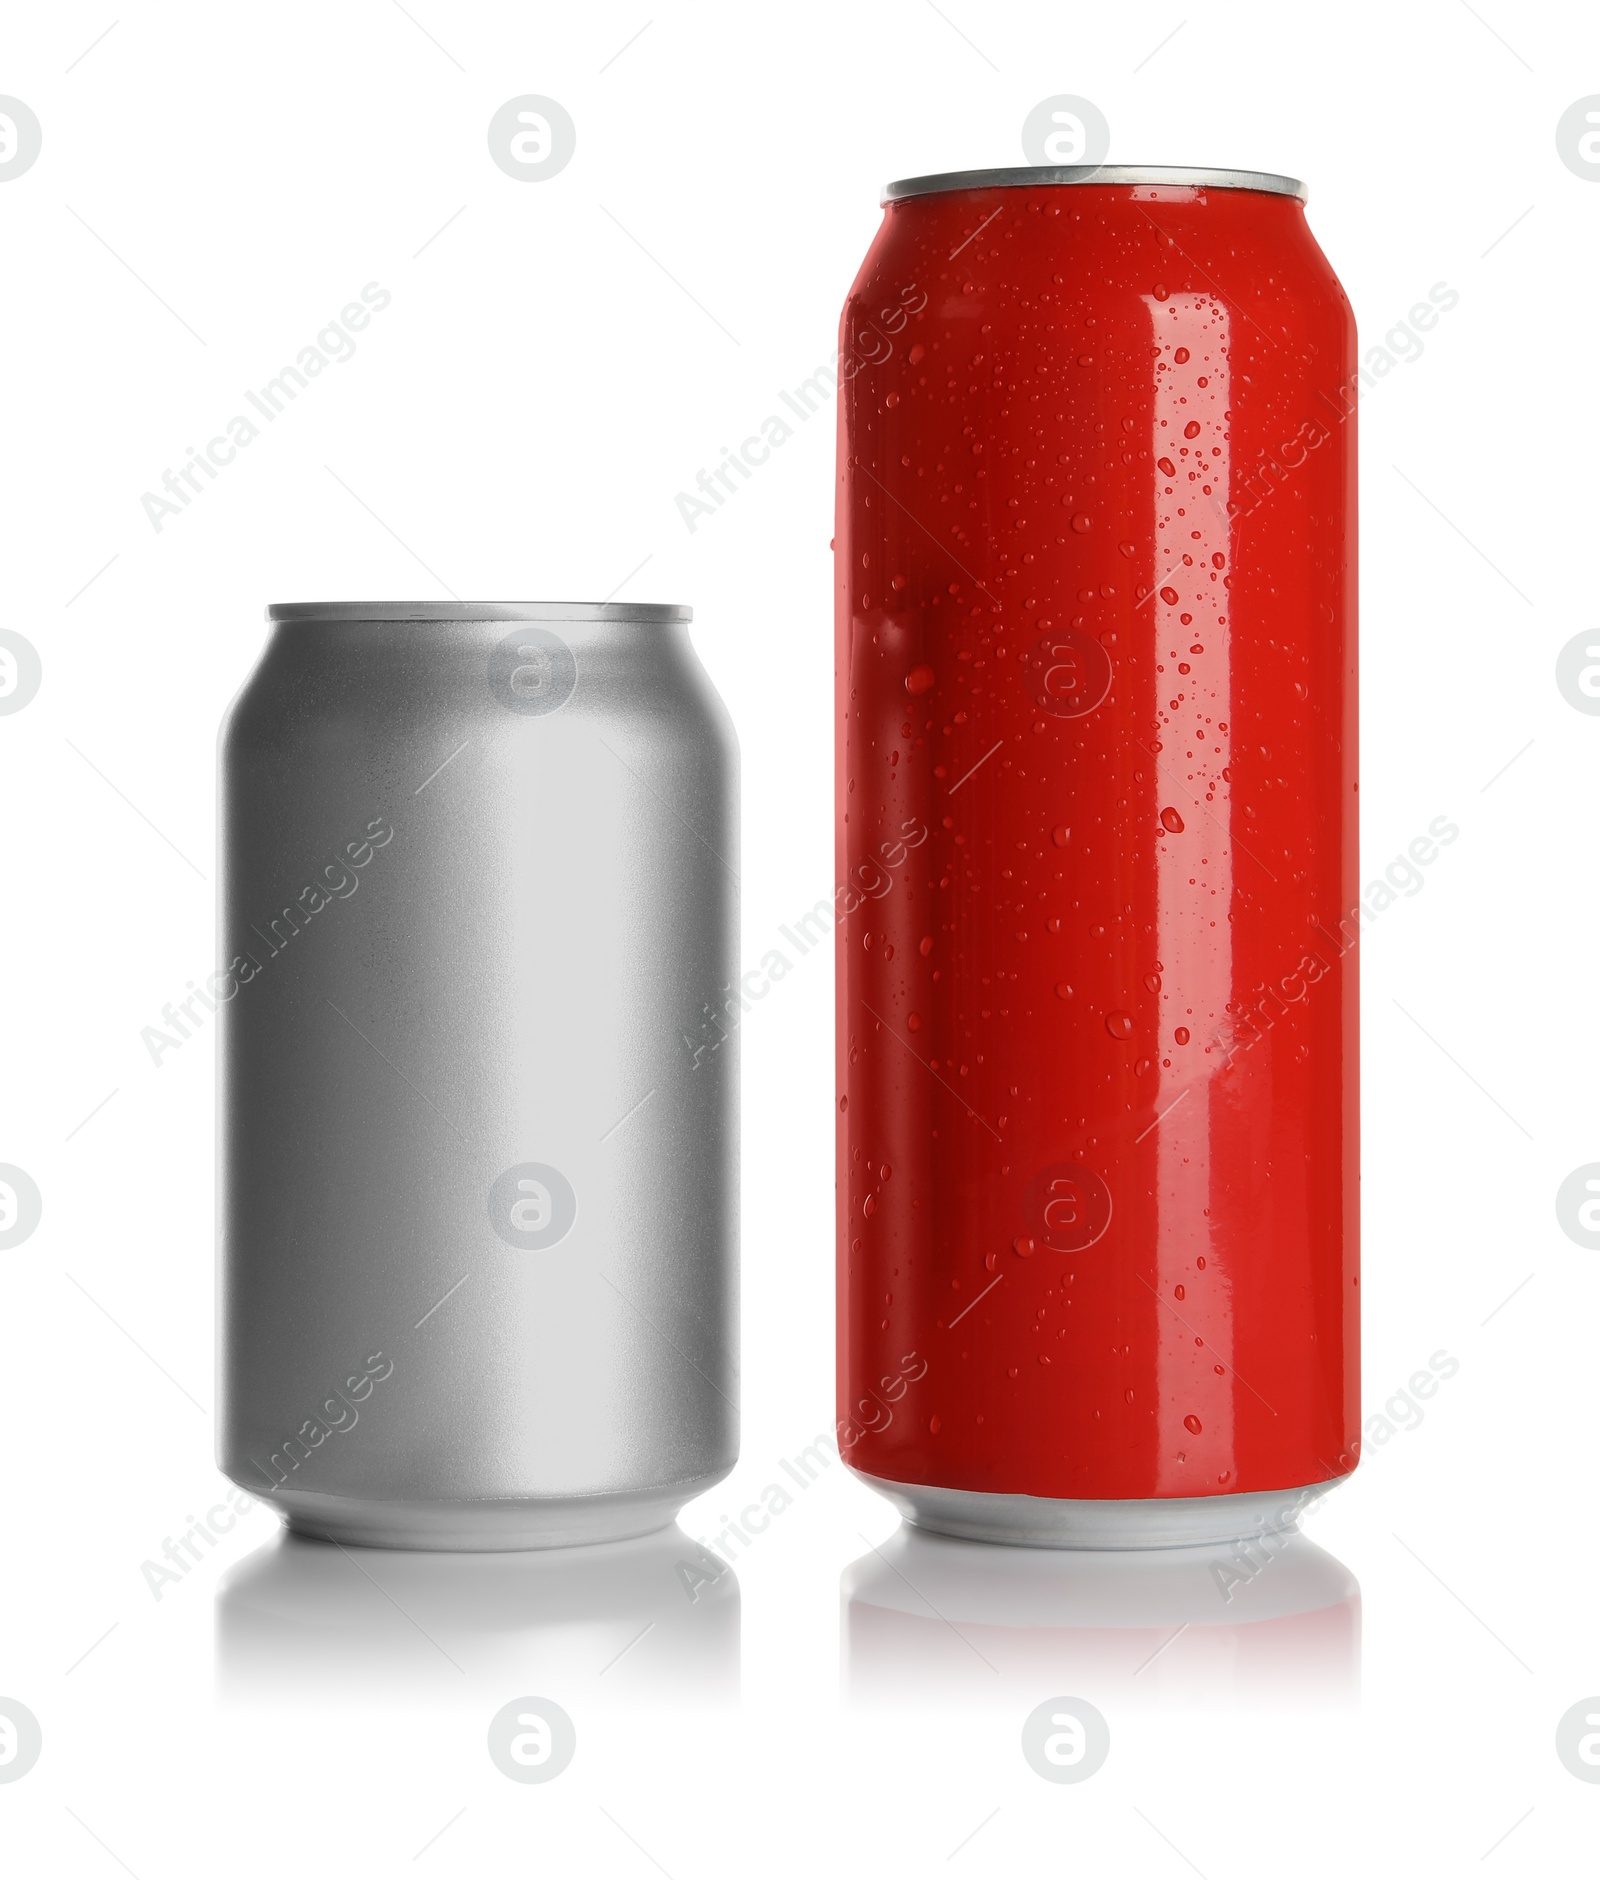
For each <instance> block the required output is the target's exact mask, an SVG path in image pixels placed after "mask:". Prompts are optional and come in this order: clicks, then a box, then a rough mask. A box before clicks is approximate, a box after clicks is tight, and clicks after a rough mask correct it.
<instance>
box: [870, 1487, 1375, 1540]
mask: <svg viewBox="0 0 1600 1880" xmlns="http://www.w3.org/2000/svg"><path fill="white" fill-rule="evenodd" d="M856 1473H857V1474H858V1475H860V1476H861V1480H862V1481H863V1482H865V1483H866V1484H867V1486H868V1487H869V1488H875V1489H876V1490H877V1491H878V1493H879V1494H880V1495H883V1496H885V1497H887V1499H888V1500H890V1501H892V1502H893V1503H894V1505H895V1507H896V1508H898V1509H899V1511H900V1513H901V1515H902V1517H903V1518H904V1519H905V1520H907V1521H909V1522H911V1523H912V1525H913V1526H915V1527H920V1528H929V1529H931V1530H932V1531H933V1532H934V1533H936V1534H953V1535H955V1536H956V1538H957V1539H959V1540H965V1541H992V1542H996V1543H999V1544H1000V1545H1003V1546H1017V1547H1068V1548H1085V1549H1089V1550H1093V1551H1101V1550H1108V1549H1114V1550H1119V1551H1120V1550H1130V1551H1131V1550H1135V1549H1142V1548H1146V1547H1207V1546H1212V1545H1214V1544H1216V1543H1217V1542H1220V1541H1235V1540H1248V1539H1249V1538H1250V1537H1251V1536H1252V1535H1255V1534H1283V1533H1288V1532H1289V1531H1290V1530H1291V1529H1293V1528H1294V1527H1295V1525H1296V1524H1297V1523H1298V1521H1299V1519H1300V1516H1301V1515H1302V1514H1303V1513H1304V1512H1305V1511H1306V1509H1307V1508H1309V1507H1310V1506H1311V1504H1312V1503H1313V1502H1314V1501H1316V1500H1318V1499H1319V1498H1320V1497H1321V1496H1323V1495H1325V1494H1326V1493H1327V1491H1328V1490H1329V1489H1330V1488H1332V1487H1333V1486H1335V1484H1334V1483H1333V1482H1316V1483H1313V1484H1311V1485H1310V1486H1308V1487H1305V1488H1279V1489H1270V1490H1265V1491H1263V1492H1261V1493H1259V1494H1249V1495H1186V1496H1181V1497H1180V1496H1169V1497H1165V1498H1163V1499H1160V1500H1153V1501H1053V1500H1049V1499H1047V1498H1046V1497H1044V1496H1042V1495H988V1494H982V1493H979V1492H977V1491H975V1490H972V1489H965V1488H929V1487H926V1486H924V1485H922V1484H920V1483H914V1482H890V1481H886V1480H885V1479H884V1478H883V1477H882V1476H877V1475H867V1474H864V1473H863V1472H862V1471H860V1470H857V1471H856ZM1339 1479H1343V1478H1339Z"/></svg>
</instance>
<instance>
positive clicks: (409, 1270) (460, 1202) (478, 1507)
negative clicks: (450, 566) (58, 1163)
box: [207, 603, 738, 1550]
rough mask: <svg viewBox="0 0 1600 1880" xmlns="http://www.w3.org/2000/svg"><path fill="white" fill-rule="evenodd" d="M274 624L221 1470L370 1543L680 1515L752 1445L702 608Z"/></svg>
mask: <svg viewBox="0 0 1600 1880" xmlns="http://www.w3.org/2000/svg"><path fill="white" fill-rule="evenodd" d="M268 618H269V620H270V621H272V622H273V623H274V624H273V632H272V635H271V637H270V639H269V641H268V643H267V646H266V649H265V651H264V653H263V655H262V658H261V661H260V663H259V665H258V666H257V668H256V670H255V672H254V674H253V675H252V677H251V678H250V680H249V682H248V683H247V684H246V686H245V688H244V690H243V691H242V692H241V694H240V695H239V697H238V698H237V699H236V700H235V702H234V704H233V706H232V708H231V710H230V711H229V714H228V717H227V719H226V721H225V723H224V725H223V728H222V734H221V797H222V800H221V816H220V829H221V889H220V897H221V908H220V916H221V921H220V944H219V964H218V970H217V971H216V972H215V973H214V974H212V976H211V979H210V980H209V982H208V987H207V992H208V996H209V997H210V998H212V999H214V1000H215V1001H216V1002H217V1005H218V1007H219V1016H220V1023H219V1048H220V1074H219V1086H220V1188H221V1192H220V1203H219V1214H218V1221H219V1241H220V1283H219V1317H220V1327H219V1344H220V1370H221V1379H220V1398H221V1406H222V1407H221V1413H220V1420H219V1421H220V1428H219V1438H218V1442H219V1456H218V1459H219V1462H220V1464H221V1467H222V1468H223V1469H224V1470H225V1471H226V1473H227V1474H228V1475H230V1476H231V1477H232V1478H233V1480H234V1481H236V1482H238V1483H239V1484H241V1485H242V1486H243V1487H245V1488H247V1489H248V1490H250V1491H251V1493H253V1494H255V1495H258V1496H260V1497H262V1498H263V1499H264V1500H266V1501H268V1502H270V1503H271V1504H272V1505H273V1506H274V1507H276V1508H277V1509H278V1510H279V1511H280V1513H281V1514H282V1515H283V1516H284V1517H285V1518H286V1520H287V1521H288V1524H289V1526H290V1527H291V1528H293V1529H295V1530H296V1531H298V1532H300V1533H304V1534H309V1535H315V1536H319V1537H323V1538H326V1539H330V1540H338V1541H349V1542H353V1543H361V1544H366V1545H376V1546H388V1547H417V1548H448V1549H471V1550H493V1549H513V1548H527V1547H546V1546H565V1545H575V1544H581V1543H585V1542H591V1541H600V1540H607V1539H614V1538H619V1537H622V1536H625V1535H632V1534H641V1533H646V1532H649V1531H650V1530H652V1529H655V1528H660V1527H663V1526H665V1525H666V1524H667V1523H668V1522H670V1521H671V1520H672V1518H673V1516H674V1515H675V1513H676V1512H677V1510H678V1509H679V1508H680V1507H681V1506H682V1504H683V1503H684V1502H685V1501H687V1500H688V1499H689V1498H690V1497H691V1496H694V1495H697V1494H699V1493H700V1492H701V1491H702V1490H704V1489H706V1488H708V1487H710V1485H711V1484H712V1483H714V1482H716V1481H717V1480H719V1479H720V1478H721V1477H722V1476H723V1475H725V1474H726V1473H727V1472H728V1470H729V1469H730V1468H731V1467H732V1466H733V1463H734V1460H735V1457H736V1455H737V1443H738V1432H737V1410H736V1407H735V1406H736V1399H737V1396H738V1390H737V1383H736V1376H737V1372H736V1346H735V1335H736V1318H737V1309H738V1300H737V1272H736V1261H737V1128H738V1122H737V1095H738V1078H737V1066H736V1058H735V1054H736V1050H737V1032H736V1027H735V1026H734V1025H733V1024H732V1023H731V1022H730V1021H729V1020H728V1018H727V1013H726V1010H725V1005H726V1001H727V1000H728V997H729V988H730V987H731V985H732V982H733V980H734V976H735V972H736V959H737V955H736V938H737V919H738V876H737V873H736V869H737V863H738V824H737V801H736V798H737V774H738V753H737V746H736V743H735V739H734V735H733V730H732V726H731V724H730V722H729V719H728V716H727V713H726V711H725V709H724V707H723V705H722V703H721V701H720V699H719V698H718V697H717V694H716V692H715V691H714V690H713V688H712V686H711V683H710V681H709V680H708V678H707V677H706V674H705V672H704V670H703V668H702V667H701V666H700V664H699V661H698V660H697V659H696V657H695V655H694V652H693V651H692V649H691V647H690V645H689V639H688V632H687V622H688V620H689V618H690V613H689V610H688V609H687V608H684V607H659V606H622V605H610V604H604V605H587V604H582V605H580V604H560V603H538V604H527V605H487V604H486V605H476V604H464V605H453V606H451V605H446V606H438V605H432V604H413V603H399V604H387V603H373V604H359V603H350V604H338V605H326V606H322V605H297V606H283V607H273V608H270V609H269V610H268ZM734 996H735V997H736V996H737V995H736V994H735V995H734Z"/></svg>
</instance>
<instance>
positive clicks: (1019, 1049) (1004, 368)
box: [835, 185, 1359, 1498]
mask: <svg viewBox="0 0 1600 1880" xmlns="http://www.w3.org/2000/svg"><path fill="white" fill-rule="evenodd" d="M1355 369H1356V357H1355V332H1354V323H1353V320H1352V317H1351V314H1350V309H1349V306H1348V304H1347V302H1346V300H1345V297H1344V295H1343V293H1342V291H1341V289H1340V287H1339V285H1338V282H1337V281H1336V280H1335V278H1334V276H1333V274H1332V272H1331V270H1330V269H1329V267H1328V264H1327V262H1326V261H1325V260H1324V258H1323V256H1322V254H1321V252H1320V251H1319V249H1318V248H1317V246H1316V243H1315V242H1314V241H1313V239H1312V237H1311V234H1310V232H1309V230H1308V228H1307V226H1306V221H1305V214H1304V210H1303V208H1302V207H1301V205H1300V204H1299V203H1298V202H1295V201H1293V200H1292V199H1289V198H1284V197H1274V196H1269V195H1266V194H1261V193H1256V192H1252V191H1235V190H1211V191H1208V192H1207V191H1196V190H1193V189H1189V188H1172V187H1162V188H1148V187H1138V188H1135V187H1130V186H1126V185H1122V186H1110V185H1091V186H1076V187H1030V188H1023V189H975V190H963V191H959V192H952V193H949V194H944V195H935V196H928V197H923V198H918V199H913V200H911V201H907V202H902V203H896V204H892V205H890V206H889V207H888V208H887V209H886V211H885V214H884V220H883V225H882V228H881V230H880V232H879V234H878V237H877V239H876V240H875V241H874V243H873V246H872V249H871V251H870V253H869V254H868V256H867V259H866V262H865V264H864V265H863V267H862V270H861V273H860V276H859V278H858V279H857V281H856V284H855V287H854V289H853V290H852V293H851V296H850V300H849V302H848V303H847V305H846V309H845V315H844V325H843V332H842V338H841V367H840V380H841V383H840V451H839V475H840V484H839V503H838V530H837V537H836V543H835V549H836V570H837V582H838V588H837V597H838V636H837V649H836V650H837V670H838V726H837V734H838V748H837V760H838V837H839V863H840V877H839V878H840V881H841V882H842V883H843V884H845V886H844V890H843V892H842V893H841V895H840V898H839V904H838V905H839V909H840V911H841V913H842V914H843V918H842V920H841V921H840V923H839V927H838V988H839V1041H838V1042H839V1116H838V1128H839V1165H838V1202H839V1268H838V1285H839V1414H840V1419H841V1422H840V1442H841V1448H842V1450H843V1453H844V1455H845V1457H846V1459H847V1460H848V1461H850V1462H851V1463H852V1464H853V1465H854V1466H855V1467H857V1468H860V1469H863V1470H865V1471H867V1472H868V1473H871V1474H875V1475H879V1476H885V1477H889V1478H891V1479H894V1480H898V1481H902V1482H925V1483H933V1484H938V1485H940V1486H944V1487H953V1488H967V1489H982V1490H990V1491H998V1492H1010V1493H1025V1494H1032V1495H1048V1496H1063V1497H1094V1498H1099V1497H1147V1496H1179V1495H1215V1494H1226V1493H1236V1492H1243V1491H1251V1490H1257V1489H1271V1488H1281V1487H1288V1486H1292V1485H1298V1484H1302V1483H1310V1482H1319V1481H1324V1480H1326V1479H1328V1478H1329V1477H1331V1476H1336V1475H1340V1474H1343V1473H1345V1472H1347V1471H1348V1470H1349V1469H1351V1468H1352V1467H1353V1466H1354V1463H1355V1456H1356V1448H1357V1442H1358V1405H1357V1336H1358V1330H1357V1328H1358V1294H1357V1065H1356V1052H1357V1027H1356V1018H1357V1013H1356V947H1355V935H1356V924H1355V920H1354V917H1353V915H1352V910H1354V909H1355V908H1356V907H1357V905H1358V889H1359V883H1358V880H1357V874H1356V866H1357V864H1356V794H1355V791H1356V774H1355V763H1356V716H1355V713H1356V695H1355V608H1356V589H1355V527H1354V525H1355V437H1354V429H1355V426H1354V419H1353V416H1352V415H1351V414H1352V412H1353V408H1354V399H1355V393H1356V382H1355V378H1354V374H1355Z"/></svg>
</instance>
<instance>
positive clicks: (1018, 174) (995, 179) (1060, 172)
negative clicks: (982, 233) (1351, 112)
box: [879, 163, 1308, 202]
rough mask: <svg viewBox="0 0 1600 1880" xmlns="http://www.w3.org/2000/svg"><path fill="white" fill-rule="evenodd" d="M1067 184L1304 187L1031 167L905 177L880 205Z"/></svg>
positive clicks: (1096, 167)
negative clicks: (949, 194) (950, 193)
mask: <svg viewBox="0 0 1600 1880" xmlns="http://www.w3.org/2000/svg"><path fill="white" fill-rule="evenodd" d="M1070 183H1119V184H1133V185H1138V184H1140V183H1149V184H1151V185H1152V186H1161V185H1167V186H1173V185H1176V186H1178V187H1183V186H1185V185H1186V186H1187V187H1189V188H1191V189H1253V190H1257V191H1259V192H1260V193H1261V194H1262V195H1264V196H1293V197H1294V198H1295V199H1296V200H1297V201H1299V202H1304V201H1305V199H1306V196H1307V193H1308V192H1307V190H1306V186H1305V184H1304V183H1301V182H1298V181H1296V179H1295V178H1294V177H1292V176H1274V175H1272V174H1270V173H1269V172H1268V171H1266V170H1194V169H1185V168H1181V167H1179V168H1169V167H1165V166H1162V165H1152V164H1145V163H1134V164H1128V163H1073V164H1063V165H1060V166H1056V167H1051V166H1050V165H1048V164H1030V165H1027V166H1025V167H1023V168H1020V169H1015V170H949V171H947V172H946V173H945V174H943V175H942V176H908V177H905V178H904V179H903V180H902V181H900V182H898V183H889V184H886V185H885V187H884V191H883V195H882V196H881V197H880V198H879V200H880V201H882V202H904V201H905V200H906V199H907V197H909V196H939V195H943V194H945V193H946V192H947V191H950V190H957V189H1038V188H1040V187H1045V186H1055V185H1058V184H1061V185H1064V184H1070Z"/></svg>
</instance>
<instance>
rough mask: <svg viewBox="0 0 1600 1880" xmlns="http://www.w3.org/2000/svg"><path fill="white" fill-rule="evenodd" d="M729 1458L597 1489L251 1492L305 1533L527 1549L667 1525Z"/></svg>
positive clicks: (423, 1549) (477, 1549) (453, 1549)
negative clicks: (469, 1494) (686, 1474)
mask: <svg viewBox="0 0 1600 1880" xmlns="http://www.w3.org/2000/svg"><path fill="white" fill-rule="evenodd" d="M732 1466H733V1465H732V1464H731V1463H730V1464H728V1467H727V1468H721V1469H713V1470H711V1471H709V1472H708V1473H706V1474H705V1475H699V1476H694V1477H691V1478H690V1479H689V1480H687V1481H682V1482H668V1483H663V1484H662V1485H660V1486H659V1487H652V1488H633V1489H620V1490H618V1491H616V1492H615V1493H611V1494H596V1495H529V1496H525V1497H513V1496H508V1497H505V1498H500V1497H494V1498H488V1497H485V1498H483V1499H478V1500H462V1501H442V1500H441V1501H385V1500H366V1499H363V1498H362V1497H359V1496H354V1495H319V1494H314V1493H311V1492H309V1491H308V1490H306V1489H287V1488H281V1489H278V1490H277V1491H275V1492H274V1493H270V1494H262V1493H261V1491H260V1489H252V1490H251V1493H252V1494H255V1495H257V1496H258V1497H259V1499H260V1500H262V1501H263V1502H265V1503H266V1504H267V1506H268V1507H270V1508H273V1509H275V1510H276V1511H277V1513H278V1514H279V1515H281V1516H282V1517H283V1519H284V1521H285V1523H286V1524H287V1526H288V1528H289V1531H290V1533H291V1534H299V1535H302V1536H304V1537H305V1538H306V1539H308V1540H318V1541H334V1542H337V1543H339V1544H341V1545H343V1546H348V1547H390V1548H398V1549H401V1550H410V1551H414V1552H419V1553H473V1554H510V1553H532V1552H536V1551H540V1550H543V1549H547V1548H553V1547H590V1546H593V1545H595V1544H596V1543H597V1542H603V1541H625V1540H634V1539H636V1538H637V1537H638V1536H639V1535H641V1534H654V1533H656V1532H657V1531H658V1530H659V1529H661V1528H664V1527H670V1526H671V1525H672V1522H673V1521H674V1520H675V1519H676V1517H677V1513H678V1510H679V1509H680V1508H681V1507H682V1506H683V1505H684V1503H685V1502H687V1501H691V1500H693V1498H694V1497H695V1496H696V1495H701V1494H704V1493H705V1491H706V1490H707V1489H708V1488H711V1487H713V1486H714V1485H715V1484H716V1483H718V1482H720V1481H721V1480H722V1478H723V1477H724V1476H725V1475H726V1474H727V1473H728V1469H729V1468H731V1467H732Z"/></svg>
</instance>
